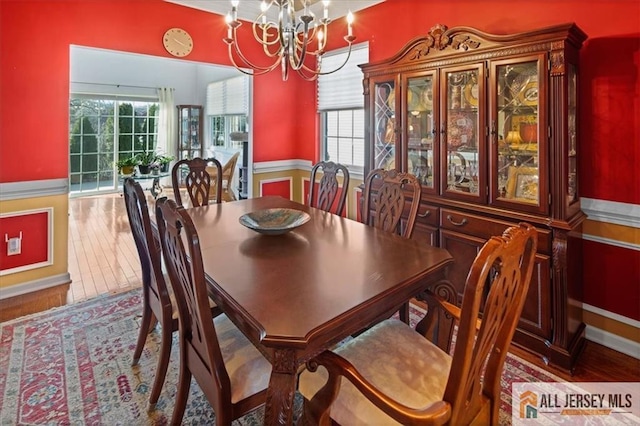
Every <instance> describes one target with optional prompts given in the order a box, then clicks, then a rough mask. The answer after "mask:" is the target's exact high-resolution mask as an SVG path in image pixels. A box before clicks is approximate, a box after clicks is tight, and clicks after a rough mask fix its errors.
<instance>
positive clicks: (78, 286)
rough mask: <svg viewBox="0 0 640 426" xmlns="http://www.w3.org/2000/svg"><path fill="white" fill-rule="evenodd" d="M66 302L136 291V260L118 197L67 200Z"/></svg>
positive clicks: (137, 275)
mask: <svg viewBox="0 0 640 426" xmlns="http://www.w3.org/2000/svg"><path fill="white" fill-rule="evenodd" d="M69 274H70V275H71V280H72V282H71V286H70V289H69V293H68V295H67V302H68V303H73V302H79V301H82V300H86V299H89V298H92V297H95V296H97V295H99V294H103V293H113V292H119V291H124V290H128V289H131V288H135V287H139V286H140V285H141V282H142V281H141V280H142V277H141V275H140V259H139V258H138V252H137V251H136V246H135V243H134V241H133V237H132V235H131V229H130V228H129V219H128V218H127V211H126V208H125V205H124V199H123V198H122V196H121V195H120V194H110V195H101V196H95V197H82V198H71V199H70V200H69Z"/></svg>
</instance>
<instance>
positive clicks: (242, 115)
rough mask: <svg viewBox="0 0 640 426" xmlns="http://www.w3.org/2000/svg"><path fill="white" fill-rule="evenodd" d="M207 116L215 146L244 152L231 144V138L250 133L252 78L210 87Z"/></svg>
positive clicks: (230, 80)
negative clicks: (237, 133) (238, 134)
mask: <svg viewBox="0 0 640 426" xmlns="http://www.w3.org/2000/svg"><path fill="white" fill-rule="evenodd" d="M206 114H207V117H208V120H209V129H210V132H211V134H210V137H211V138H210V140H211V141H212V142H211V144H212V146H213V147H214V148H215V147H221V148H225V149H234V150H237V149H241V148H242V147H241V146H240V145H237V144H238V143H237V142H233V141H231V139H230V137H229V135H230V134H231V133H233V132H246V131H247V116H248V115H249V77H247V76H240V77H234V78H230V79H228V80H223V81H216V82H215V83H211V84H209V85H208V86H207V108H206ZM236 145H237V146H236Z"/></svg>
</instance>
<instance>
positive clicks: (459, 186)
mask: <svg viewBox="0 0 640 426" xmlns="http://www.w3.org/2000/svg"><path fill="white" fill-rule="evenodd" d="M481 73H482V68H481V65H478V66H475V67H473V68H465V69H455V70H454V69H448V70H443V72H442V76H441V81H442V82H443V83H444V86H443V88H442V90H441V93H442V96H443V101H444V102H445V104H444V108H443V112H444V116H443V117H442V125H443V127H442V130H441V134H442V136H444V137H443V139H444V140H443V141H442V146H443V150H444V152H443V155H442V170H441V173H442V175H443V178H444V179H443V182H442V192H443V193H444V194H447V196H453V197H454V198H456V197H457V198H468V197H470V196H471V197H474V198H478V197H480V195H481V194H484V192H485V191H484V188H483V187H484V184H483V183H482V182H481V180H482V179H481V177H482V176H484V173H482V171H481V167H480V164H482V163H481V161H482V157H483V156H484V148H483V144H482V143H481V141H482V140H483V136H484V133H483V132H482V131H481V130H480V123H481V122H482V117H481V116H480V113H481V112H480V111H481V110H482V109H481V108H478V106H479V104H480V103H482V102H484V101H483V99H484V98H483V96H482V95H481V94H482V90H483V84H482V75H481Z"/></svg>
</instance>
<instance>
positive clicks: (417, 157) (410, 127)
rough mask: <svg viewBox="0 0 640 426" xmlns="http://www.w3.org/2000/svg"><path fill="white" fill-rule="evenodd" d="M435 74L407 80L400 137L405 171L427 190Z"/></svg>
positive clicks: (430, 170) (431, 178)
mask: <svg viewBox="0 0 640 426" xmlns="http://www.w3.org/2000/svg"><path fill="white" fill-rule="evenodd" d="M435 83H436V79H435V72H431V73H428V74H424V75H421V76H416V77H410V78H408V79H407V82H406V84H405V87H407V91H406V97H405V109H404V110H405V115H404V117H405V120H406V123H405V124H404V134H405V137H406V147H407V160H406V161H407V167H406V170H407V171H408V172H409V173H411V174H413V175H415V176H416V177H417V178H418V181H420V183H422V185H423V186H425V187H427V188H434V175H433V173H434V158H437V155H436V154H435V153H434V138H435V134H436V130H435V114H434V111H435V109H434V93H437V92H436V89H435V87H436V85H435Z"/></svg>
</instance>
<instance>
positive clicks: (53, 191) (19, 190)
mask: <svg viewBox="0 0 640 426" xmlns="http://www.w3.org/2000/svg"><path fill="white" fill-rule="evenodd" d="M68 193H69V179H67V178H61V179H46V180H31V181H23V182H8V183H0V201H10V200H19V199H23V198H37V197H48V196H51V195H62V194H68Z"/></svg>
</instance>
